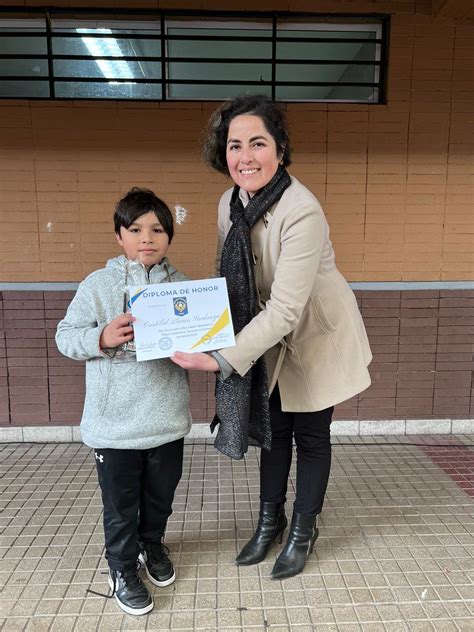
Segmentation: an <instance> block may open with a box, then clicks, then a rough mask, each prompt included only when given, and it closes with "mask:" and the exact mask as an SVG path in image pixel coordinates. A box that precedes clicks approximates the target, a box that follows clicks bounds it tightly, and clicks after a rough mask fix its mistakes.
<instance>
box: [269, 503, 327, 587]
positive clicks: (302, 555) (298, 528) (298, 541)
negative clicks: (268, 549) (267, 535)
mask: <svg viewBox="0 0 474 632" xmlns="http://www.w3.org/2000/svg"><path fill="white" fill-rule="evenodd" d="M318 535H319V531H318V529H317V527H316V516H303V515H301V514H298V513H293V518H292V520H291V527H290V533H289V534H288V540H287V542H286V544H285V547H284V549H283V550H282V552H281V553H280V555H279V556H278V557H277V560H276V562H275V565H274V567H273V570H272V574H271V578H272V579H285V578H286V577H293V575H298V573H301V571H302V570H303V568H304V566H305V564H306V560H307V559H308V557H309V556H310V555H311V553H312V551H313V546H314V543H315V541H316V538H317V537H318Z"/></svg>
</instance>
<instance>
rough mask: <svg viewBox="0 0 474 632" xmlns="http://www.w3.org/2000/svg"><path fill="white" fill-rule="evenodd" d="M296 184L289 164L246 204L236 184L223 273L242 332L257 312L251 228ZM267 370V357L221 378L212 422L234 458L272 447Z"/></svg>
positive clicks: (222, 444)
mask: <svg viewBox="0 0 474 632" xmlns="http://www.w3.org/2000/svg"><path fill="white" fill-rule="evenodd" d="M290 184H291V180H290V176H289V175H288V173H287V172H286V169H284V168H283V167H281V166H280V167H279V168H278V170H277V172H276V173H275V175H274V176H273V178H272V179H271V180H270V182H268V184H267V185H266V186H265V187H263V189H260V191H258V192H257V193H256V194H255V195H254V196H253V197H252V198H251V200H250V202H249V203H248V204H247V206H246V207H244V205H243V204H242V201H241V199H240V197H239V191H240V189H239V187H238V186H235V187H234V191H233V193H232V197H231V201H230V219H231V221H232V226H231V228H230V230H229V233H228V234H227V238H226V240H225V243H224V246H223V248H222V254H221V269H220V273H221V276H223V277H225V278H226V281H227V289H228V292H229V302H230V308H231V313H232V321H233V325H234V331H235V333H236V334H238V333H239V331H241V330H242V329H243V328H244V327H245V326H246V325H247V324H248V323H249V322H250V321H251V320H252V318H253V317H254V316H256V314H257V292H256V288H255V279H254V265H253V255H252V245H251V241H250V230H251V228H252V226H254V225H255V224H256V222H257V221H258V220H259V219H260V218H261V217H262V216H263V215H264V214H265V213H266V212H267V211H268V210H269V209H270V208H271V207H272V206H273V205H274V204H275V203H276V202H278V200H279V199H280V198H281V196H282V195H283V193H284V191H285V189H287V188H288V187H289V186H290ZM268 398H269V395H268V384H267V372H266V367H265V361H264V358H263V356H262V357H260V358H259V359H258V360H257V361H256V363H255V364H254V365H253V366H252V367H251V368H250V370H249V371H248V372H247V373H246V374H245V375H244V376H243V377H241V376H240V375H239V374H238V373H233V374H232V375H231V376H230V377H228V378H227V379H226V380H225V381H222V380H217V383H216V416H215V417H214V420H213V422H212V424H211V429H212V430H214V427H215V426H216V424H220V425H219V431H218V433H217V437H216V440H215V443H214V445H215V447H216V448H217V449H218V450H219V451H220V452H222V453H223V454H226V455H227V456H230V457H231V458H234V459H241V458H242V457H243V455H244V454H245V453H246V452H247V449H248V446H249V444H250V445H258V446H260V447H262V448H264V449H266V450H270V449H271V428H270V410H269V405H268Z"/></svg>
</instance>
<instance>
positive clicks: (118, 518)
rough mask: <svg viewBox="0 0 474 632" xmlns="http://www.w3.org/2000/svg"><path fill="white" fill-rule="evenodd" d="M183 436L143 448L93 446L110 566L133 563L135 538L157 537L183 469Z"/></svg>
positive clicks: (138, 540)
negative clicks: (169, 441)
mask: <svg viewBox="0 0 474 632" xmlns="http://www.w3.org/2000/svg"><path fill="white" fill-rule="evenodd" d="M183 445H184V439H178V441H173V442H171V443H166V444H164V445H161V446H159V447H157V448H150V449H148V450H115V449H110V448H107V449H96V450H95V451H94V455H95V461H96V466H97V473H98V476H99V485H100V488H101V490H102V503H103V505H104V534H105V556H106V558H107V561H108V563H109V566H110V568H112V569H114V570H124V569H126V568H133V567H135V564H136V562H137V558H138V554H139V551H140V548H139V543H142V542H143V543H144V542H146V543H148V542H159V541H160V539H161V537H162V536H163V535H164V532H165V528H166V523H167V521H168V518H169V516H170V515H171V512H172V504H173V498H174V493H175V490H176V487H177V485H178V483H179V480H180V478H181V474H182V470H183Z"/></svg>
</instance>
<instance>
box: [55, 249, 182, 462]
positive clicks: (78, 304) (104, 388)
mask: <svg viewBox="0 0 474 632" xmlns="http://www.w3.org/2000/svg"><path fill="white" fill-rule="evenodd" d="M185 280H186V276H185V275H184V274H182V273H181V272H178V271H177V270H176V269H175V268H174V267H173V266H172V265H171V264H170V263H169V261H168V260H167V259H166V258H165V259H163V261H162V262H161V263H160V264H157V265H155V266H153V268H151V270H150V271H149V272H147V270H146V269H145V267H144V266H143V265H142V264H140V263H137V262H132V261H129V260H128V259H127V258H126V257H124V256H123V255H122V256H120V257H116V258H115V259H109V261H108V262H107V265H106V267H105V268H102V269H101V270H96V271H95V272H93V273H92V274H90V275H89V276H88V277H87V278H86V279H85V280H84V281H83V282H82V283H81V284H80V285H79V288H78V290H77V293H76V295H75V297H74V298H73V299H72V301H71V304H70V305H69V307H68V310H67V312H66V316H65V317H64V319H63V320H62V321H61V322H60V323H59V325H58V329H57V332H56V344H57V345H58V349H59V350H60V351H61V353H63V354H64V355H66V356H68V357H69V358H72V359H73V360H86V361H87V362H86V397H85V402H84V411H83V414H82V421H81V433H82V439H83V441H84V443H85V444H86V445H88V446H90V447H92V448H118V449H138V450H145V449H147V448H154V447H157V446H159V445H162V444H164V443H169V442H171V441H175V440H177V439H181V438H182V437H184V436H185V435H186V434H187V433H188V432H189V429H190V426H191V414H190V411H189V387H188V380H187V375H186V372H185V371H184V370H183V369H181V368H180V367H179V366H177V365H176V364H174V363H173V362H172V361H171V360H169V359H168V358H165V359H162V360H150V361H147V362H137V361H136V360H135V359H134V358H133V359H132V361H128V362H126V361H123V360H120V359H119V357H118V356H117V355H116V350H115V349H111V350H107V351H106V352H104V351H101V349H100V348H99V340H100V336H101V334H102V330H103V329H104V327H105V326H106V325H107V324H108V323H110V321H111V320H113V319H114V318H116V317H117V316H120V315H121V314H123V312H124V296H125V291H126V287H127V286H128V285H144V284H149V283H166V282H175V281H185Z"/></svg>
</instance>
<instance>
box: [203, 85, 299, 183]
mask: <svg viewBox="0 0 474 632" xmlns="http://www.w3.org/2000/svg"><path fill="white" fill-rule="evenodd" d="M241 114H252V115H254V116H258V117H259V118H261V119H262V121H263V124H264V125H265V127H266V129H267V131H268V133H269V134H270V135H271V136H272V137H273V140H274V141H275V143H276V146H277V153H278V158H279V159H280V161H281V164H282V165H283V166H284V167H287V166H288V165H289V164H291V147H290V136H289V132H288V123H287V121H286V116H285V113H284V112H283V110H282V108H281V107H280V106H279V105H278V104H277V103H275V102H274V101H272V100H271V99H270V97H267V96H265V95H262V94H248V95H242V96H239V97H235V98H234V99H231V100H229V101H225V103H223V104H222V105H221V106H220V107H218V108H217V110H215V111H214V113H213V114H212V115H211V118H210V119H209V123H208V125H207V130H206V136H205V138H204V142H203V156H204V160H205V161H206V162H207V163H208V164H209V165H210V166H211V167H212V168H213V169H216V170H217V171H219V172H220V173H223V174H225V175H227V176H228V175H229V169H228V167H227V160H226V145H227V135H228V132H229V125H230V122H231V121H232V119H234V118H235V117H236V116H240V115H241Z"/></svg>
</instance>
